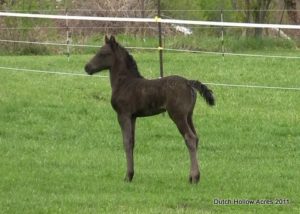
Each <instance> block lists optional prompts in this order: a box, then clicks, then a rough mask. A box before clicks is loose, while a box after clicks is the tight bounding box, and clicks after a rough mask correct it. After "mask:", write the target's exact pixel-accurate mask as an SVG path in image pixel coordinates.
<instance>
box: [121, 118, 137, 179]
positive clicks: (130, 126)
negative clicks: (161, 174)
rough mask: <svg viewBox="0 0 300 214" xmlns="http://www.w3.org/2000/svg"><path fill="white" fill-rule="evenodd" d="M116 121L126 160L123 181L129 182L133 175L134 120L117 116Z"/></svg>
mask: <svg viewBox="0 0 300 214" xmlns="http://www.w3.org/2000/svg"><path fill="white" fill-rule="evenodd" d="M118 121H119V124H120V126H121V129H122V135H123V144H124V150H125V153H126V160H127V173H126V176H125V179H124V180H125V181H128V182H131V180H132V178H133V175H134V165H133V148H134V129H135V118H132V117H130V116H127V115H118Z"/></svg>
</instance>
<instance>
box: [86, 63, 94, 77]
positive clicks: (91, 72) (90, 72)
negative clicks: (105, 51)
mask: <svg viewBox="0 0 300 214" xmlns="http://www.w3.org/2000/svg"><path fill="white" fill-rule="evenodd" d="M84 70H85V72H86V73H88V74H89V75H92V74H93V69H92V67H91V65H90V64H86V65H85V67H84Z"/></svg>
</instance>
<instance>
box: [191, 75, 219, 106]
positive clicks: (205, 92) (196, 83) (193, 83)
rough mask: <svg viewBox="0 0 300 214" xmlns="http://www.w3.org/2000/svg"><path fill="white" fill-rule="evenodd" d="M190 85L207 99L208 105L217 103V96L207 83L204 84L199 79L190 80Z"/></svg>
mask: <svg viewBox="0 0 300 214" xmlns="http://www.w3.org/2000/svg"><path fill="white" fill-rule="evenodd" d="M189 83H190V85H191V86H192V87H193V88H195V89H197V91H199V93H200V94H201V96H202V97H203V98H204V99H205V101H206V102H207V104H208V105H210V106H213V105H215V98H214V96H213V92H212V90H210V89H209V88H208V87H207V86H206V85H204V84H202V83H201V82H199V81H198V80H189Z"/></svg>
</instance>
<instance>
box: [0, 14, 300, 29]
mask: <svg viewBox="0 0 300 214" xmlns="http://www.w3.org/2000/svg"><path fill="white" fill-rule="evenodd" d="M0 16H4V17H19V18H40V19H63V20H82V21H106V22H108V21H109V22H148V23H153V22H154V23H155V22H156V23H157V22H160V23H168V24H180V25H183V24H186V25H206V26H219V27H222V26H223V27H245V28H279V29H297V30H299V29H300V25H281V24H257V23H238V22H213V21H194V20H179V19H163V18H158V17H155V18H125V17H95V16H66V15H48V14H30V13H9V12H0Z"/></svg>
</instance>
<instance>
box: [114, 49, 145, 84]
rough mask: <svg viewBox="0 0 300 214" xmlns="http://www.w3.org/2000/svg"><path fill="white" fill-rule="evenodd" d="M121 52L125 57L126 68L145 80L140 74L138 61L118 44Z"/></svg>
mask: <svg viewBox="0 0 300 214" xmlns="http://www.w3.org/2000/svg"><path fill="white" fill-rule="evenodd" d="M118 47H119V50H120V51H121V52H123V55H124V57H125V62H126V66H127V68H128V69H129V71H131V72H132V73H133V74H134V75H135V76H136V77H138V78H143V76H142V75H141V74H140V72H139V69H138V67H137V64H136V61H135V60H134V58H133V56H132V55H131V54H129V53H128V51H127V50H126V49H125V48H124V47H122V46H121V45H120V44H118Z"/></svg>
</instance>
